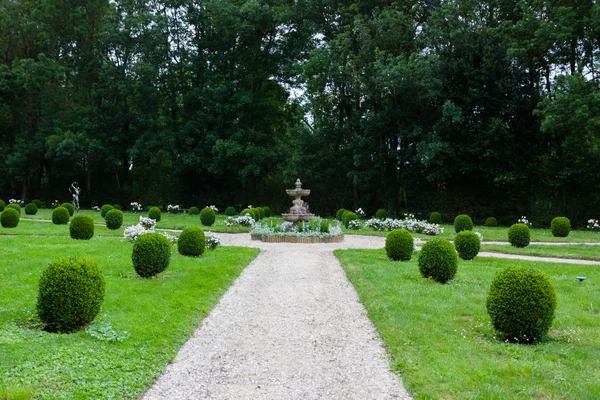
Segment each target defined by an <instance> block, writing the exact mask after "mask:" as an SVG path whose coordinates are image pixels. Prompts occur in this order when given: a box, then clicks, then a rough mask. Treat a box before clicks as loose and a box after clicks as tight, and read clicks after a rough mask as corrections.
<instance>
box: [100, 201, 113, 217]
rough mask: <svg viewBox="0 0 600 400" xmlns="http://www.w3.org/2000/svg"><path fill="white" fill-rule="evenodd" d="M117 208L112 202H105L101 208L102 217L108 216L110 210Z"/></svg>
mask: <svg viewBox="0 0 600 400" xmlns="http://www.w3.org/2000/svg"><path fill="white" fill-rule="evenodd" d="M114 209H115V208H114V207H113V206H111V205H110V204H104V205H103V206H102V208H100V216H102V218H105V217H106V213H107V212H109V211H110V210H114Z"/></svg>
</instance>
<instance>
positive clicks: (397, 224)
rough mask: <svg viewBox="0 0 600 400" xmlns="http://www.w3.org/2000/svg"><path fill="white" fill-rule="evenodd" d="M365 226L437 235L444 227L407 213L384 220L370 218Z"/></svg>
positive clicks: (383, 229) (382, 229) (375, 228)
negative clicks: (403, 216)
mask: <svg viewBox="0 0 600 400" xmlns="http://www.w3.org/2000/svg"><path fill="white" fill-rule="evenodd" d="M365 227H366V228H371V229H373V230H376V231H386V230H387V231H392V230H394V229H406V230H407V231H409V232H412V233H424V234H426V235H429V236H437V235H439V234H441V233H443V232H444V228H442V227H441V226H439V225H438V224H431V223H429V222H427V221H419V220H418V219H416V218H415V217H414V215H412V214H408V215H407V216H406V218H405V219H391V218H386V219H384V220H381V219H377V218H372V219H370V220H368V221H367V222H365Z"/></svg>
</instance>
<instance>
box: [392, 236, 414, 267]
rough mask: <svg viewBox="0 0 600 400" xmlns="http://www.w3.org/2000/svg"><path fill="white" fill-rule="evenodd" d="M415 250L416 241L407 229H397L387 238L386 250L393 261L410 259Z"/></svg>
mask: <svg viewBox="0 0 600 400" xmlns="http://www.w3.org/2000/svg"><path fill="white" fill-rule="evenodd" d="M413 251H415V242H414V240H413V237H412V235H411V234H410V232H409V231H407V230H406V229H395V230H393V231H391V232H390V233H388V235H387V237H386V238H385V252H386V253H387V256H388V258H389V259H390V260H392V261H408V260H410V259H411V257H412V253H413Z"/></svg>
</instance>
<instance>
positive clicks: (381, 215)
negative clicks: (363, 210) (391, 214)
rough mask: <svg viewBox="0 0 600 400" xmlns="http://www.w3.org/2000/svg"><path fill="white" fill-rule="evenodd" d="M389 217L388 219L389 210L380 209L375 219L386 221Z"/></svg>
mask: <svg viewBox="0 0 600 400" xmlns="http://www.w3.org/2000/svg"><path fill="white" fill-rule="evenodd" d="M387 217H388V212H387V210H384V209H383V208H380V209H379V210H377V212H376V213H375V218H377V219H386V218H387Z"/></svg>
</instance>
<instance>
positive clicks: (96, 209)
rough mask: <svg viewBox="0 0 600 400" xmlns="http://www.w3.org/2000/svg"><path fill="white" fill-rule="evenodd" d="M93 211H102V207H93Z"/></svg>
mask: <svg viewBox="0 0 600 400" xmlns="http://www.w3.org/2000/svg"><path fill="white" fill-rule="evenodd" d="M92 210H94V211H100V207H98V206H92Z"/></svg>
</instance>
